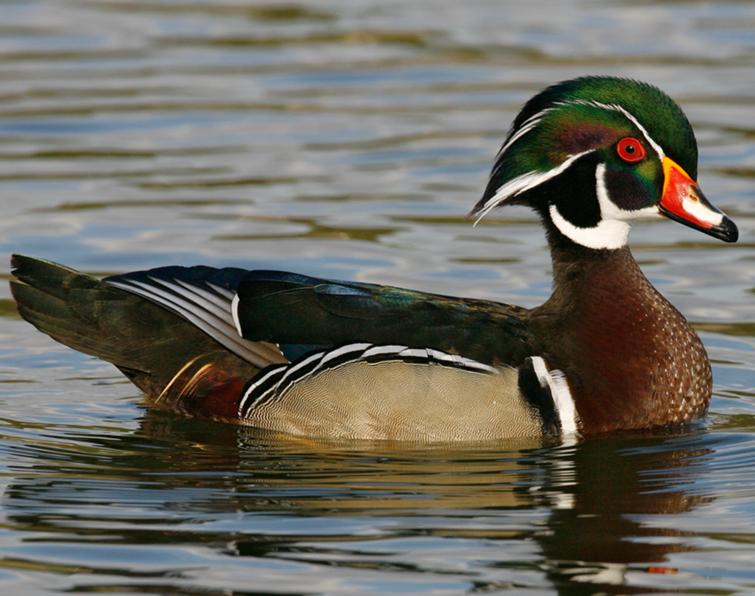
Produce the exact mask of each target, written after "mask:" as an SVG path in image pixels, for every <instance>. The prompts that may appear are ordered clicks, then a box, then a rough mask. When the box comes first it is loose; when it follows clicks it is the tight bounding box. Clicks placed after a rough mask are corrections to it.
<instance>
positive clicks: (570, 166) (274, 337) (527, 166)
mask: <svg viewBox="0 0 755 596" xmlns="http://www.w3.org/2000/svg"><path fill="white" fill-rule="evenodd" d="M696 176H697V144H696V141H695V136H694V133H693V131H692V128H691V126H690V124H689V122H688V121H687V118H686V117H685V115H684V113H683V112H682V110H681V109H680V108H679V107H678V106H677V105H676V104H675V103H674V102H673V101H672V100H671V99H670V98H669V97H668V96H667V95H665V94H664V93H663V92H662V91H660V90H659V89H657V88H655V87H653V86H651V85H648V84H645V83H640V82H637V81H633V80H627V79H620V78H612V77H585V78H579V79H574V80H569V81H565V82H561V83H558V84H556V85H553V86H551V87H548V88H547V89H545V90H544V91H542V92H540V93H539V94H538V95H536V96H535V97H533V98H532V99H530V100H529V101H528V102H527V103H526V105H525V106H524V108H523V109H522V111H521V112H520V113H519V115H518V116H517V117H516V119H515V120H514V123H513V126H512V127H511V130H510V131H509V133H508V135H507V137H506V139H505V141H504V143H503V145H502V147H501V149H500V151H499V152H498V155H497V157H496V160H495V164H494V166H493V169H492V173H491V175H490V179H489V182H488V184H487V188H486V189H485V192H484V194H483V196H482V199H480V201H479V202H478V203H477V204H476V206H475V207H474V209H473V210H472V212H471V215H473V216H476V218H477V221H479V220H480V219H482V218H483V217H484V216H485V215H486V214H488V213H489V212H490V211H491V210H492V209H494V208H496V207H501V206H504V205H511V204H519V205H528V206H530V207H532V208H533V209H534V210H535V211H536V212H537V213H538V214H539V215H540V217H541V218H542V222H543V225H544V226H545V230H546V235H547V237H548V242H549V245H550V251H551V255H552V259H553V275H554V284H553V294H552V296H551V297H550V298H549V299H548V300H547V301H546V302H545V303H544V304H543V305H541V306H538V307H537V308H533V309H526V308H522V307H518V306H510V305H507V304H500V303H497V302H492V301H488V300H474V299H469V298H453V297H449V296H441V295H435V294H427V293H422V292H417V291H413V290H407V289H401V288H395V287H388V286H379V285H372V284H367V283H356V282H348V281H333V280H326V279H317V278H313V277H307V276H304V275H298V274H295V273H286V272H279V271H246V270H242V269H235V268H227V269H215V268H211V267H202V266H198V267H189V268H184V267H163V268H159V269H152V270H149V271H141V272H135V273H127V274H124V275H116V276H113V277H107V278H105V279H103V280H98V279H95V278H93V277H90V276H88V275H85V274H82V273H79V272H76V271H73V270H71V269H68V268H65V267H62V266H60V265H56V264H54V263H50V262H48V261H43V260H38V259H33V258H29V257H24V256H14V257H13V260H12V266H13V274H14V275H15V277H16V279H15V280H14V281H12V282H11V287H12V291H13V294H14V296H15V299H16V301H17V303H18V309H19V312H20V313H21V315H22V316H23V317H24V318H25V319H27V320H28V321H29V322H31V323H32V324H33V325H35V326H36V327H38V328H39V329H40V330H42V331H44V332H45V333H47V334H49V335H50V336H51V337H53V338H54V339H56V340H58V341H60V342H62V343H64V344H66V345H68V346H71V347H73V348H75V349H77V350H80V351H82V352H85V353H88V354H93V355H95V356H97V357H99V358H102V359H104V360H107V361H109V362H112V363H113V364H115V365H116V366H117V367H118V368H119V369H120V370H121V371H123V373H125V374H126V376H127V377H128V378H130V379H131V380H132V381H133V382H134V383H135V384H136V385H137V386H138V387H139V388H140V389H142V390H143V391H144V392H145V393H146V394H147V396H148V397H150V398H151V399H152V400H153V401H154V402H156V403H157V404H160V405H163V406H167V407H170V408H173V409H175V410H179V411H181V412H184V413H187V414H190V415H194V416H203V417H208V418H213V419H217V420H223V421H228V422H233V423H237V424H242V425H250V426H254V427H261V428H265V429H270V430H273V431H279V432H283V433H290V434H295V435H303V436H309V437H329V438H346V439H391V440H411V441H454V440H489V439H513V438H521V437H543V436H548V435H554V436H561V437H572V436H580V435H581V436H588V435H594V434H598V433H608V432H613V431H619V430H625V429H644V428H649V427H655V426H664V425H673V424H678V423H683V422H686V421H689V420H692V419H695V418H697V417H700V416H701V415H703V414H704V413H705V411H706V409H707V405H708V402H709V400H710V395H711V369H710V365H709V363H708V358H707V355H706V353H705V349H704V348H703V345H702V343H701V341H700V339H699V338H698V336H697V335H696V333H695V332H694V331H693V330H692V329H691V328H690V326H689V324H688V323H687V321H686V320H685V319H684V317H683V316H682V315H681V314H680V313H679V312H678V311H677V310H676V309H675V308H674V307H673V306H672V305H671V304H670V303H669V302H668V301H667V300H666V299H665V298H664V297H663V296H661V294H660V293H658V291H657V290H656V289H655V288H654V287H653V286H652V285H651V283H650V282H649V281H648V280H647V278H646V277H645V276H644V275H643V274H642V271H641V270H640V268H639V267H638V265H637V263H636V262H635V260H634V258H633V257H632V254H631V252H630V250H629V248H628V247H627V236H628V234H629V227H630V222H631V221H633V220H635V219H640V218H655V217H658V216H660V215H663V216H666V217H669V218H671V219H673V220H675V221H678V222H680V223H682V224H685V225H687V226H690V227H692V228H695V229H697V230H700V231H702V232H704V233H706V234H709V235H711V236H714V237H716V238H720V239H722V240H724V241H727V242H734V241H736V239H737V235H738V233H737V228H736V226H735V225H734V223H733V222H732V221H731V220H730V219H729V218H727V217H726V216H725V215H724V214H723V213H722V212H721V211H719V210H718V209H716V208H715V207H713V206H712V205H711V204H710V203H709V202H708V201H707V199H706V198H705V196H704V195H703V194H702V192H701V191H700V188H699V187H698V185H697V183H696V181H695V180H696Z"/></svg>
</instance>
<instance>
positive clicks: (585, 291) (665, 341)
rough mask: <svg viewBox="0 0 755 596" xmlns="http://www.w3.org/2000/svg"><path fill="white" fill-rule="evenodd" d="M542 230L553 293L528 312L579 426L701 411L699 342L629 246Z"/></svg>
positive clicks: (645, 422)
mask: <svg viewBox="0 0 755 596" xmlns="http://www.w3.org/2000/svg"><path fill="white" fill-rule="evenodd" d="M550 236H551V238H550V244H551V255H552V259H553V275H554V289H553V295H552V296H551V297H550V299H549V300H548V301H547V302H546V303H545V304H543V305H542V306H541V307H539V308H536V309H534V310H533V311H532V320H531V321H532V326H533V331H534V332H535V334H536V335H537V336H539V338H540V340H541V342H542V345H543V346H544V350H545V355H546V358H547V360H548V364H549V366H550V367H551V368H558V369H561V370H562V371H563V372H564V373H565V374H566V376H567V379H568V380H569V384H570V388H571V391H572V395H573V397H574V400H575V403H576V405H577V410H578V412H579V416H580V419H581V422H582V426H583V428H585V429H586V430H587V431H588V432H607V431H612V430H618V429H628V428H642V427H647V426H650V425H665V424H673V423H679V422H684V421H687V420H690V419H693V418H697V417H699V416H701V415H702V414H703V413H704V412H705V409H706V408H707V404H708V401H709V399H710V393H711V372H710V366H709V364H708V358H707V355H706V353H705V349H704V348H703V346H702V343H701V342H700V339H699V338H698V337H697V334H696V333H695V332H694V331H693V330H692V328H691V327H690V326H689V324H688V323H687V321H686V320H685V318H684V317H683V316H682V315H681V314H680V313H679V311H677V310H676V309H675V308H674V307H673V306H672V305H671V304H670V303H669V302H668V301H667V300H666V299H665V298H664V297H663V296H662V295H661V294H660V293H659V292H658V291H657V290H656V289H655V288H654V287H653V286H652V284H651V283H650V282H649V281H648V280H647V278H646V277H645V276H644V275H643V273H642V271H641V270H640V268H639V266H638V265H637V262H636V261H635V260H634V258H633V257H632V253H631V252H630V251H629V248H627V247H626V246H625V247H622V248H619V249H615V250H593V249H589V248H585V247H581V246H579V245H576V244H574V243H572V242H570V241H564V239H563V237H561V238H553V235H550Z"/></svg>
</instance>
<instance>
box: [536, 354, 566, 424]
mask: <svg viewBox="0 0 755 596" xmlns="http://www.w3.org/2000/svg"><path fill="white" fill-rule="evenodd" d="M532 370H533V371H534V372H535V375H536V376H537V380H538V381H539V382H540V386H541V387H543V388H545V387H548V389H550V392H551V397H552V398H553V405H554V406H555V408H556V413H557V414H558V420H559V423H560V424H561V434H562V435H567V436H568V435H576V434H577V408H576V406H575V404H574V398H573V397H572V394H571V390H570V389H569V383H568V382H567V381H566V376H565V375H564V373H563V372H561V371H560V370H552V371H548V368H547V367H546V366H545V360H543V359H542V358H541V357H540V356H533V357H532Z"/></svg>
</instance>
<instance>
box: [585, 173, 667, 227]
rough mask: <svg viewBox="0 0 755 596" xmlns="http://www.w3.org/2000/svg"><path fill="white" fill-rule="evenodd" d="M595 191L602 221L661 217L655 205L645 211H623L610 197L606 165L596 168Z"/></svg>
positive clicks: (644, 209) (645, 208)
mask: <svg viewBox="0 0 755 596" xmlns="http://www.w3.org/2000/svg"><path fill="white" fill-rule="evenodd" d="M595 191H596V194H597V195H598V205H600V218H601V219H604V220H605V219H618V220H619V221H632V220H633V219H646V218H651V217H660V215H661V214H660V211H658V207H656V206H655V205H651V206H650V207H644V208H643V209H634V210H628V209H622V208H621V207H619V206H618V205H617V204H616V203H614V202H613V201H612V200H611V197H609V196H608V189H607V188H606V164H604V163H600V164H598V167H597V168H595Z"/></svg>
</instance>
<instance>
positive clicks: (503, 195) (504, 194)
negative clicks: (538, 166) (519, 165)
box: [474, 149, 593, 225]
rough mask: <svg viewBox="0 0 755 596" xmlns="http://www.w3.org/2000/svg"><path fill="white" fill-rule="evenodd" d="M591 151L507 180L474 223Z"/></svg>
mask: <svg viewBox="0 0 755 596" xmlns="http://www.w3.org/2000/svg"><path fill="white" fill-rule="evenodd" d="M592 151H593V150H592V149H590V150H589V151H583V152H582V153H577V154H575V155H570V156H569V157H568V158H567V159H566V160H564V161H563V162H562V163H561V164H560V165H559V166H557V167H555V168H553V169H552V170H548V171H547V172H527V173H526V174H522V175H521V176H517V177H516V178H513V179H511V180H509V181H508V182H507V183H506V184H503V185H502V186H501V187H500V188H499V189H498V190H497V191H496V193H495V194H494V195H493V196H492V197H490V198H489V199H488V200H487V201H486V202H485V204H484V205H483V207H482V209H481V210H480V213H479V215H478V216H477V219H476V220H475V223H474V225H477V224H478V223H480V220H481V219H482V218H483V217H485V216H486V215H487V214H488V213H490V211H491V210H492V209H494V208H495V207H497V206H498V205H500V204H501V203H502V202H503V201H505V200H506V199H509V198H511V197H515V196H517V195H518V194H521V193H523V192H524V191H527V190H530V189H533V188H535V187H536V186H539V185H540V184H542V183H543V182H547V181H548V180H550V179H551V178H553V177H555V176H558V175H559V174H561V173H562V172H563V171H564V170H566V169H567V168H568V167H569V166H570V165H572V164H573V163H574V162H575V161H576V160H578V159H579V158H580V157H582V156H583V155H587V154H588V153H592Z"/></svg>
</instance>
